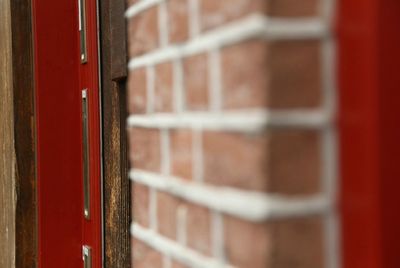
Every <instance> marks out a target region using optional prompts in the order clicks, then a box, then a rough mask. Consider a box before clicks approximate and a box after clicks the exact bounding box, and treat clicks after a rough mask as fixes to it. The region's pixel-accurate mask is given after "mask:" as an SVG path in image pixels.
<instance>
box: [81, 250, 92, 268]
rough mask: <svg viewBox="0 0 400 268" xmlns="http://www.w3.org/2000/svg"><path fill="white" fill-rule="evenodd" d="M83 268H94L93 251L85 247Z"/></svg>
mask: <svg viewBox="0 0 400 268" xmlns="http://www.w3.org/2000/svg"><path fill="white" fill-rule="evenodd" d="M82 259H83V268H92V249H91V248H90V247H89V246H86V245H84V246H83V247H82Z"/></svg>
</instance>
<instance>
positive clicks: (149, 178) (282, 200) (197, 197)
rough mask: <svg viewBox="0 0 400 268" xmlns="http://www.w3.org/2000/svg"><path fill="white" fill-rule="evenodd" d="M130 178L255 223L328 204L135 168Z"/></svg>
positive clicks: (322, 200) (301, 213)
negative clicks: (189, 179) (220, 185)
mask: <svg viewBox="0 0 400 268" xmlns="http://www.w3.org/2000/svg"><path fill="white" fill-rule="evenodd" d="M130 178H131V179H132V180H133V181H134V182H135V183H139V184H143V185H146V186H148V187H150V188H152V189H155V190H158V191H163V192H166V193H168V194H170V195H173V196H176V197H179V198H182V199H184V200H187V201H189V202H193V203H196V204H198V205H200V206H204V207H208V208H210V209H212V210H215V211H218V212H221V213H227V214H230V215H233V216H236V217H239V218H242V219H245V220H250V221H255V222H260V221H264V220H268V219H276V218H292V217H302V216H308V215H314V214H324V213H326V212H328V211H329V209H330V206H331V204H330V202H329V201H330V200H329V199H328V198H327V197H326V196H323V195H314V196H307V197H288V196H284V195H279V194H265V193H261V192H254V191H246V190H240V189H236V188H229V187H217V186H212V185H205V184H199V183H196V182H188V181H186V180H183V179H180V178H176V177H172V176H162V175H160V174H155V173H151V172H147V171H143V170H136V169H133V170H131V171H130Z"/></svg>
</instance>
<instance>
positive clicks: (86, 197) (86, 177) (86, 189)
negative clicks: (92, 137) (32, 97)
mask: <svg viewBox="0 0 400 268" xmlns="http://www.w3.org/2000/svg"><path fill="white" fill-rule="evenodd" d="M88 120H89V118H88V95H87V89H84V90H82V140H83V144H82V145H83V214H84V216H85V219H90V171H89V123H88Z"/></svg>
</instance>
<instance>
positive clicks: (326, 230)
mask: <svg viewBox="0 0 400 268" xmlns="http://www.w3.org/2000/svg"><path fill="white" fill-rule="evenodd" d="M333 1H334V0H303V1H298V0H268V1H267V0H136V1H135V0H128V9H127V11H126V17H127V19H128V25H129V56H130V61H129V66H128V67H129V82H128V93H129V98H128V107H129V114H130V115H129V118H128V132H129V141H130V161H131V166H132V169H131V171H130V178H131V180H132V182H133V184H132V185H133V186H132V196H133V200H132V202H133V204H132V207H133V223H132V226H131V234H132V243H133V245H132V262H133V266H134V267H135V268H144V267H155V268H157V267H162V268H177V267H207V268H208V267H243V268H244V267H246V268H247V267H248V268H258V267H259V268H265V267H285V268H288V267H304V268H313V267H315V268H319V267H327V268H337V267H339V264H338V263H339V255H338V250H337V244H338V243H337V237H338V234H337V231H338V230H337V229H338V228H337V226H336V222H337V216H336V211H335V205H334V204H335V197H336V192H335V184H336V154H335V148H336V146H335V129H334V127H333V123H332V121H333V118H334V114H335V85H334V79H333V76H334V60H333V59H334V41H333V39H332V36H331V27H330V25H331V14H332V13H333V4H334V3H333Z"/></svg>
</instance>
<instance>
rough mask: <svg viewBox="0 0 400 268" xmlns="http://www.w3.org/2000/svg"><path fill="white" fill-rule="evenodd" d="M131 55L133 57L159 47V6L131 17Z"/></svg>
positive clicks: (129, 26)
mask: <svg viewBox="0 0 400 268" xmlns="http://www.w3.org/2000/svg"><path fill="white" fill-rule="evenodd" d="M128 36H129V41H130V42H129V56H130V57H131V58H132V57H134V56H138V55H141V54H144V53H146V52H149V51H151V50H154V49H156V48H158V47H159V40H158V39H159V37H158V12H157V7H153V8H150V9H148V10H145V11H143V12H142V13H140V14H138V15H136V16H135V17H133V18H131V19H129V21H128Z"/></svg>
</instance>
